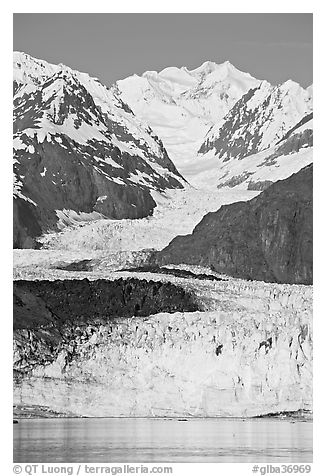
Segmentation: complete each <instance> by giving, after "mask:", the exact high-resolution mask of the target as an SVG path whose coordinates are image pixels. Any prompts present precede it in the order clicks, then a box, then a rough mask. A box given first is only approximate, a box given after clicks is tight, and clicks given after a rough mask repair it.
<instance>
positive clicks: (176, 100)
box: [114, 61, 260, 172]
mask: <svg viewBox="0 0 326 476" xmlns="http://www.w3.org/2000/svg"><path fill="white" fill-rule="evenodd" d="M259 83H260V81H259V80H257V79H255V78H253V77H252V76H251V75H250V74H249V73H244V72H242V71H239V70H238V69H237V68H235V67H234V66H233V65H232V64H231V63H230V62H229V61H226V62H224V63H222V64H216V63H214V62H211V61H206V62H205V63H203V64H202V65H201V66H199V67H198V68H196V69H193V70H189V69H187V68H186V67H182V68H177V67H169V68H165V69H163V70H162V71H160V72H156V71H147V72H145V73H144V74H143V75H142V76H138V75H133V76H130V77H128V78H125V79H123V80H121V81H118V82H117V83H116V85H115V87H114V91H115V92H116V93H117V94H118V95H119V97H120V98H121V99H122V100H123V101H124V102H127V103H128V104H129V105H130V106H131V108H132V110H133V111H134V112H135V113H136V114H137V116H138V117H140V118H141V119H143V120H144V121H145V122H147V123H148V124H149V125H150V126H151V128H152V129H153V130H154V131H155V133H156V134H157V135H158V136H159V137H160V138H161V139H162V142H163V144H164V146H165V148H166V150H167V151H168V154H169V156H170V157H171V159H172V160H173V161H174V163H175V164H176V166H177V167H178V168H179V169H180V171H181V172H183V169H184V167H185V166H187V163H188V162H189V161H192V160H193V159H194V158H195V157H196V154H197V150H198V149H199V147H200V145H201V143H202V142H203V140H204V136H205V134H206V133H207V131H208V130H209V129H210V128H211V127H212V126H213V125H214V124H215V123H216V122H218V121H219V120H220V119H222V118H223V117H224V115H225V114H226V113H228V112H229V110H230V109H231V108H232V106H233V105H234V104H235V103H236V102H237V101H238V100H239V99H240V98H241V97H242V96H243V94H245V93H246V92H248V90H249V89H251V88H254V87H257V86H258V85H259Z"/></svg>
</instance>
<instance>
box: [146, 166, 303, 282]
mask: <svg viewBox="0 0 326 476" xmlns="http://www.w3.org/2000/svg"><path fill="white" fill-rule="evenodd" d="M154 259H155V261H156V262H157V263H159V264H167V263H187V264H200V265H205V266H212V267H213V269H214V270H216V271H218V272H221V273H225V274H228V275H231V276H235V277H243V278H245V279H256V280H263V281H269V282H280V283H304V284H311V283H312V165H311V166H308V167H306V168H305V169H303V170H301V171H300V172H298V173H297V174H294V175H292V176H291V177H290V178H288V179H286V180H283V181H279V182H276V183H275V184H273V185H271V186H270V187H269V188H268V189H267V190H265V191H264V192H262V193H261V194H260V195H259V196H258V197H256V198H254V199H252V200H250V201H249V202H239V203H234V204H232V205H226V206H223V207H221V208H220V209H219V210H218V211H217V212H214V213H209V214H208V215H206V216H205V217H204V218H203V220H202V221H201V222H200V223H199V224H198V225H197V226H196V227H195V229H194V231H193V233H192V234H191V235H187V236H179V237H177V238H175V239H174V240H172V242H171V243H170V244H169V245H168V246H167V247H166V248H165V249H164V250H162V251H161V252H158V253H157V254H156V255H155V258H154Z"/></svg>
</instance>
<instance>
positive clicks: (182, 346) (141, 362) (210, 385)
mask: <svg viewBox="0 0 326 476" xmlns="http://www.w3.org/2000/svg"><path fill="white" fill-rule="evenodd" d="M130 274H131V273H129V275H130ZM84 275H85V274H84ZM137 276H139V275H137ZM80 277H81V276H80ZM142 277H143V276H142ZM111 279H113V278H111ZM114 279H116V277H115V278H114ZM147 279H154V280H160V281H162V279H163V277H162V276H158V275H150V276H149V277H148V278H147ZM164 280H173V282H174V283H177V284H178V285H179V286H184V287H185V288H186V289H187V290H192V291H193V292H195V293H196V295H197V296H200V299H201V302H202V304H203V305H204V308H203V309H204V310H202V311H196V312H176V313H166V312H163V313H159V314H154V315H150V316H148V317H146V318H144V317H131V318H118V319H116V320H113V321H110V322H109V323H108V324H100V325H96V324H93V325H90V324H88V325H85V326H79V327H78V332H77V329H76V327H74V329H73V331H72V330H69V329H68V328H67V329H66V335H65V339H64V341H65V343H64V345H63V346H62V347H61V350H60V352H59V353H58V355H57V357H56V360H55V361H53V362H50V363H48V364H44V365H36V366H35V367H34V368H33V370H32V373H31V374H29V375H26V376H25V377H24V378H23V379H21V380H18V381H17V382H16V383H15V386H14V404H15V405H22V406H32V405H41V406H46V407H49V408H51V410H52V411H55V412H59V413H60V412H61V413H69V414H74V415H79V416H89V417H91V416H93V417H95V416H102V417H103V416H106V417H109V416H114V417H122V416H123V417H153V416H157V417H168V416H170V417H175V416H188V417H253V416H258V415H264V414H270V413H277V412H286V411H297V410H311V408H312V320H311V317H312V292H311V287H310V286H302V285H276V284H267V283H258V282H247V281H243V280H236V279H230V280H227V281H218V282H207V281H200V282H198V281H197V280H194V279H192V280H191V279H189V280H182V279H180V278H179V279H178V278H171V277H170V276H169V277H167V276H165V277H164ZM205 308H206V309H205ZM24 332H25V342H28V344H25V347H21V344H19V340H20V339H21V334H19V335H18V336H17V340H16V341H15V352H14V363H16V367H19V366H20V365H23V364H22V362H23V361H24V359H22V357H23V355H24V352H25V353H26V352H27V351H26V349H27V348H28V346H35V345H36V344H37V331H35V333H33V331H31V330H29V331H24ZM49 332H51V330H49ZM19 336H20V338H19ZM69 336H70V337H69ZM43 352H44V350H43ZM45 354H46V352H45Z"/></svg>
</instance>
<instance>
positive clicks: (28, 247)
mask: <svg viewBox="0 0 326 476" xmlns="http://www.w3.org/2000/svg"><path fill="white" fill-rule="evenodd" d="M313 16H314V15H313V13H299V12H298V13H291V12H289V13H172V12H171V13H164V12H161V13H149V12H148V13H145V12H139V13H128V12H125V13H122V12H121V13H100V12H98V13H95V12H94V13H55V12H52V13H46V12H44V13H41V11H40V12H39V13H35V12H34V13H32V12H30V13H19V12H17V13H14V14H13V15H12V19H13V50H14V52H13V173H14V184H13V361H12V362H13V383H12V393H13V427H12V428H13V463H15V466H14V472H16V474H18V473H20V472H22V474H43V473H44V471H43V473H41V472H40V473H38V472H37V471H41V466H40V464H41V463H46V464H50V463H51V464H52V466H51V468H52V473H58V474H59V473H60V474H63V473H66V474H87V472H93V473H94V474H95V473H97V470H98V474H99V473H100V471H99V469H98V468H101V467H102V468H103V467H107V466H105V465H106V464H107V465H113V466H114V465H115V466H117V464H121V468H120V469H121V471H118V472H121V473H128V472H132V473H133V472H137V471H136V467H138V468H140V469H139V471H138V472H158V473H165V474H168V473H170V474H172V473H173V472H174V473H176V474H177V470H174V469H173V468H174V464H175V463H247V465H248V468H249V469H248V472H247V473H241V474H250V473H251V474H258V475H260V474H267V473H268V472H284V471H282V469H281V468H282V465H286V466H285V467H286V468H290V469H291V468H292V469H291V471H290V470H287V471H286V472H293V473H298V472H300V473H310V472H312V463H313V321H312V319H313V289H312V284H313V165H312V162H313ZM319 159H320V160H321V157H319ZM75 463H79V465H82V466H81V469H80V471H81V472H80V473H77V472H70V473H69V472H68V470H67V468H68V466H67V465H68V464H75ZM95 463H96V464H97V465H98V466H94V465H95ZM22 464H23V465H22ZM26 464H36V466H37V465H38V466H37V467H38V469H34V472H30V473H28V469H26V468H30V467H31V468H32V466H24V465H26ZM86 464H89V465H91V466H86ZM92 464H93V466H92ZM140 464H142V465H144V466H140ZM170 464H171V466H170ZM55 465H56V466H55ZM61 465H62V466H61ZM128 465H129V466H128ZM131 465H134V466H131ZM137 465H138V466H137ZM146 465H147V466H146ZM149 465H150V466H149ZM152 465H155V467H156V470H155V471H154V470H151V469H150V468H153V466H152ZM273 465H274V466H273ZM77 466H78V465H76V467H77ZM176 467H177V466H176ZM15 468H16V469H17V468H18V470H17V471H16V469H15ZM19 468H20V470H19ZM24 468H25V469H24ZM51 468H50V469H51ZM56 468H57V469H56ZM58 468H59V469H58ZM71 468H75V466H71ZM87 468H88V469H89V468H93V469H94V471H88V469H87ZM128 468H129V469H128ZM130 468H131V470H130ZM146 468H147V469H148V471H146ZM215 468H218V467H217V466H216V467H215ZM251 468H252V471H251ZM59 470H60V471H59ZM95 470H96V471H95ZM24 471H25V472H24ZM30 471H32V470H30ZM78 471H79V470H78ZM83 471H84V472H83ZM110 471H111V474H115V473H114V471H113V470H112V468H111V470H110ZM110 471H106V472H107V473H109V472H110ZM216 471H218V470H216V469H215V473H214V474H218V472H216ZM48 472H51V471H48ZM102 472H103V471H102ZM184 474H186V473H184ZM212 474H213V473H212ZM223 474H228V473H223ZM237 474H240V473H237Z"/></svg>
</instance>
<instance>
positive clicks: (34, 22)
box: [13, 13, 313, 87]
mask: <svg viewBox="0 0 326 476" xmlns="http://www.w3.org/2000/svg"><path fill="white" fill-rule="evenodd" d="M312 34H313V33H312V14H307V13H235V14H232V13H231V14H229V13H208V14H207V13H199V14H198V13H193V14H192V13H180V14H177V13H104V14H98V13H90V14H88V13H58V14H57V13H15V14H14V41H13V43H14V50H18V51H24V52H25V53H29V54H31V55H32V56H35V57H36V58H41V59H44V60H47V61H49V62H52V63H64V64H66V65H68V66H71V67H72V68H74V69H78V70H79V71H85V72H87V73H89V74H91V75H92V76H97V77H98V78H99V79H100V80H101V81H102V82H103V83H105V84H107V85H109V84H112V83H113V82H114V81H116V80H117V79H122V78H125V77H126V76H129V75H131V74H133V73H137V74H142V73H143V72H144V71H148V70H156V71H160V70H162V69H163V68H165V67H167V66H178V67H181V66H187V67H188V68H189V69H191V68H196V67H197V66H199V65H201V64H202V63H203V62H204V61H207V60H210V61H215V62H217V63H221V62H223V61H225V60H229V61H230V62H231V63H232V64H234V66H236V67H237V68H239V69H241V70H243V71H246V72H249V73H250V74H252V75H253V76H255V77H256V78H258V79H267V80H268V81H270V82H271V83H272V84H277V83H280V82H283V81H286V80H287V79H289V78H291V79H293V80H295V81H298V82H299V83H300V84H301V85H302V86H304V87H306V86H308V85H310V84H311V83H312Z"/></svg>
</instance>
